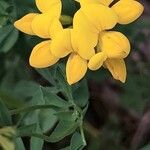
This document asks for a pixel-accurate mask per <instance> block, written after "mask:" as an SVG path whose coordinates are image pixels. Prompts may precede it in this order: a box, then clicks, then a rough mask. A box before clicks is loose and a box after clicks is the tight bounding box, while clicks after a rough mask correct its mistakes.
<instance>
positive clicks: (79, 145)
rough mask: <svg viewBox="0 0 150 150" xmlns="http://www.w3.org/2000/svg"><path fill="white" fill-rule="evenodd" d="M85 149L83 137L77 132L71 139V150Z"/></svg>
mask: <svg viewBox="0 0 150 150" xmlns="http://www.w3.org/2000/svg"><path fill="white" fill-rule="evenodd" d="M83 148H84V143H83V140H82V137H81V135H80V134H79V133H78V132H75V133H74V134H73V136H72V138H71V144H70V150H82V149H83Z"/></svg>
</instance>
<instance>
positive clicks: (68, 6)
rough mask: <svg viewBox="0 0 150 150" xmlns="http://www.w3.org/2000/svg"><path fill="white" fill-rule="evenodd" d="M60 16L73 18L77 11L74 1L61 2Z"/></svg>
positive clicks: (65, 0)
mask: <svg viewBox="0 0 150 150" xmlns="http://www.w3.org/2000/svg"><path fill="white" fill-rule="evenodd" d="M62 6H63V8H62V14H63V15H70V16H73V15H74V13H75V12H76V11H77V8H76V5H75V1H72V0H62Z"/></svg>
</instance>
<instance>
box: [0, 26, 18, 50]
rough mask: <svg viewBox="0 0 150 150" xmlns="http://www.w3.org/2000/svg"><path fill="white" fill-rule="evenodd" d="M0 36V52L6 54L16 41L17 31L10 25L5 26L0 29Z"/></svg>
mask: <svg viewBox="0 0 150 150" xmlns="http://www.w3.org/2000/svg"><path fill="white" fill-rule="evenodd" d="M0 35H2V36H1V37H0V52H8V51H9V50H10V49H11V48H12V47H13V46H14V44H15V43H16V41H17V39H18V31H17V30H16V29H15V28H14V27H13V26H12V25H7V26H5V27H2V28H0Z"/></svg>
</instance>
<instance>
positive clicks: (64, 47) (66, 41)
mask: <svg viewBox="0 0 150 150" xmlns="http://www.w3.org/2000/svg"><path fill="white" fill-rule="evenodd" d="M70 32H71V29H64V30H62V31H60V32H59V33H58V35H56V36H55V37H54V39H53V40H52V42H51V52H52V54H53V55H55V56H56V57H58V58H62V57H65V56H67V55H68V54H69V53H70V52H72V51H73V49H72V45H71V33H70Z"/></svg>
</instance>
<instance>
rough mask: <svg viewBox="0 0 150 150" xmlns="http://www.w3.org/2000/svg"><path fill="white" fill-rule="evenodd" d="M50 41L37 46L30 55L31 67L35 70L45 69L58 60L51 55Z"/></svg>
mask: <svg viewBox="0 0 150 150" xmlns="http://www.w3.org/2000/svg"><path fill="white" fill-rule="evenodd" d="M50 44H51V42H50V41H44V42H41V43H39V44H38V45H36V46H35V47H34V48H33V50H32V52H31V55H30V59H29V62H30V65H31V66H33V67H35V68H45V67H49V66H51V65H53V64H55V63H56V62H57V61H58V58H56V57H55V56H53V55H52V54H51V50H50Z"/></svg>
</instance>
